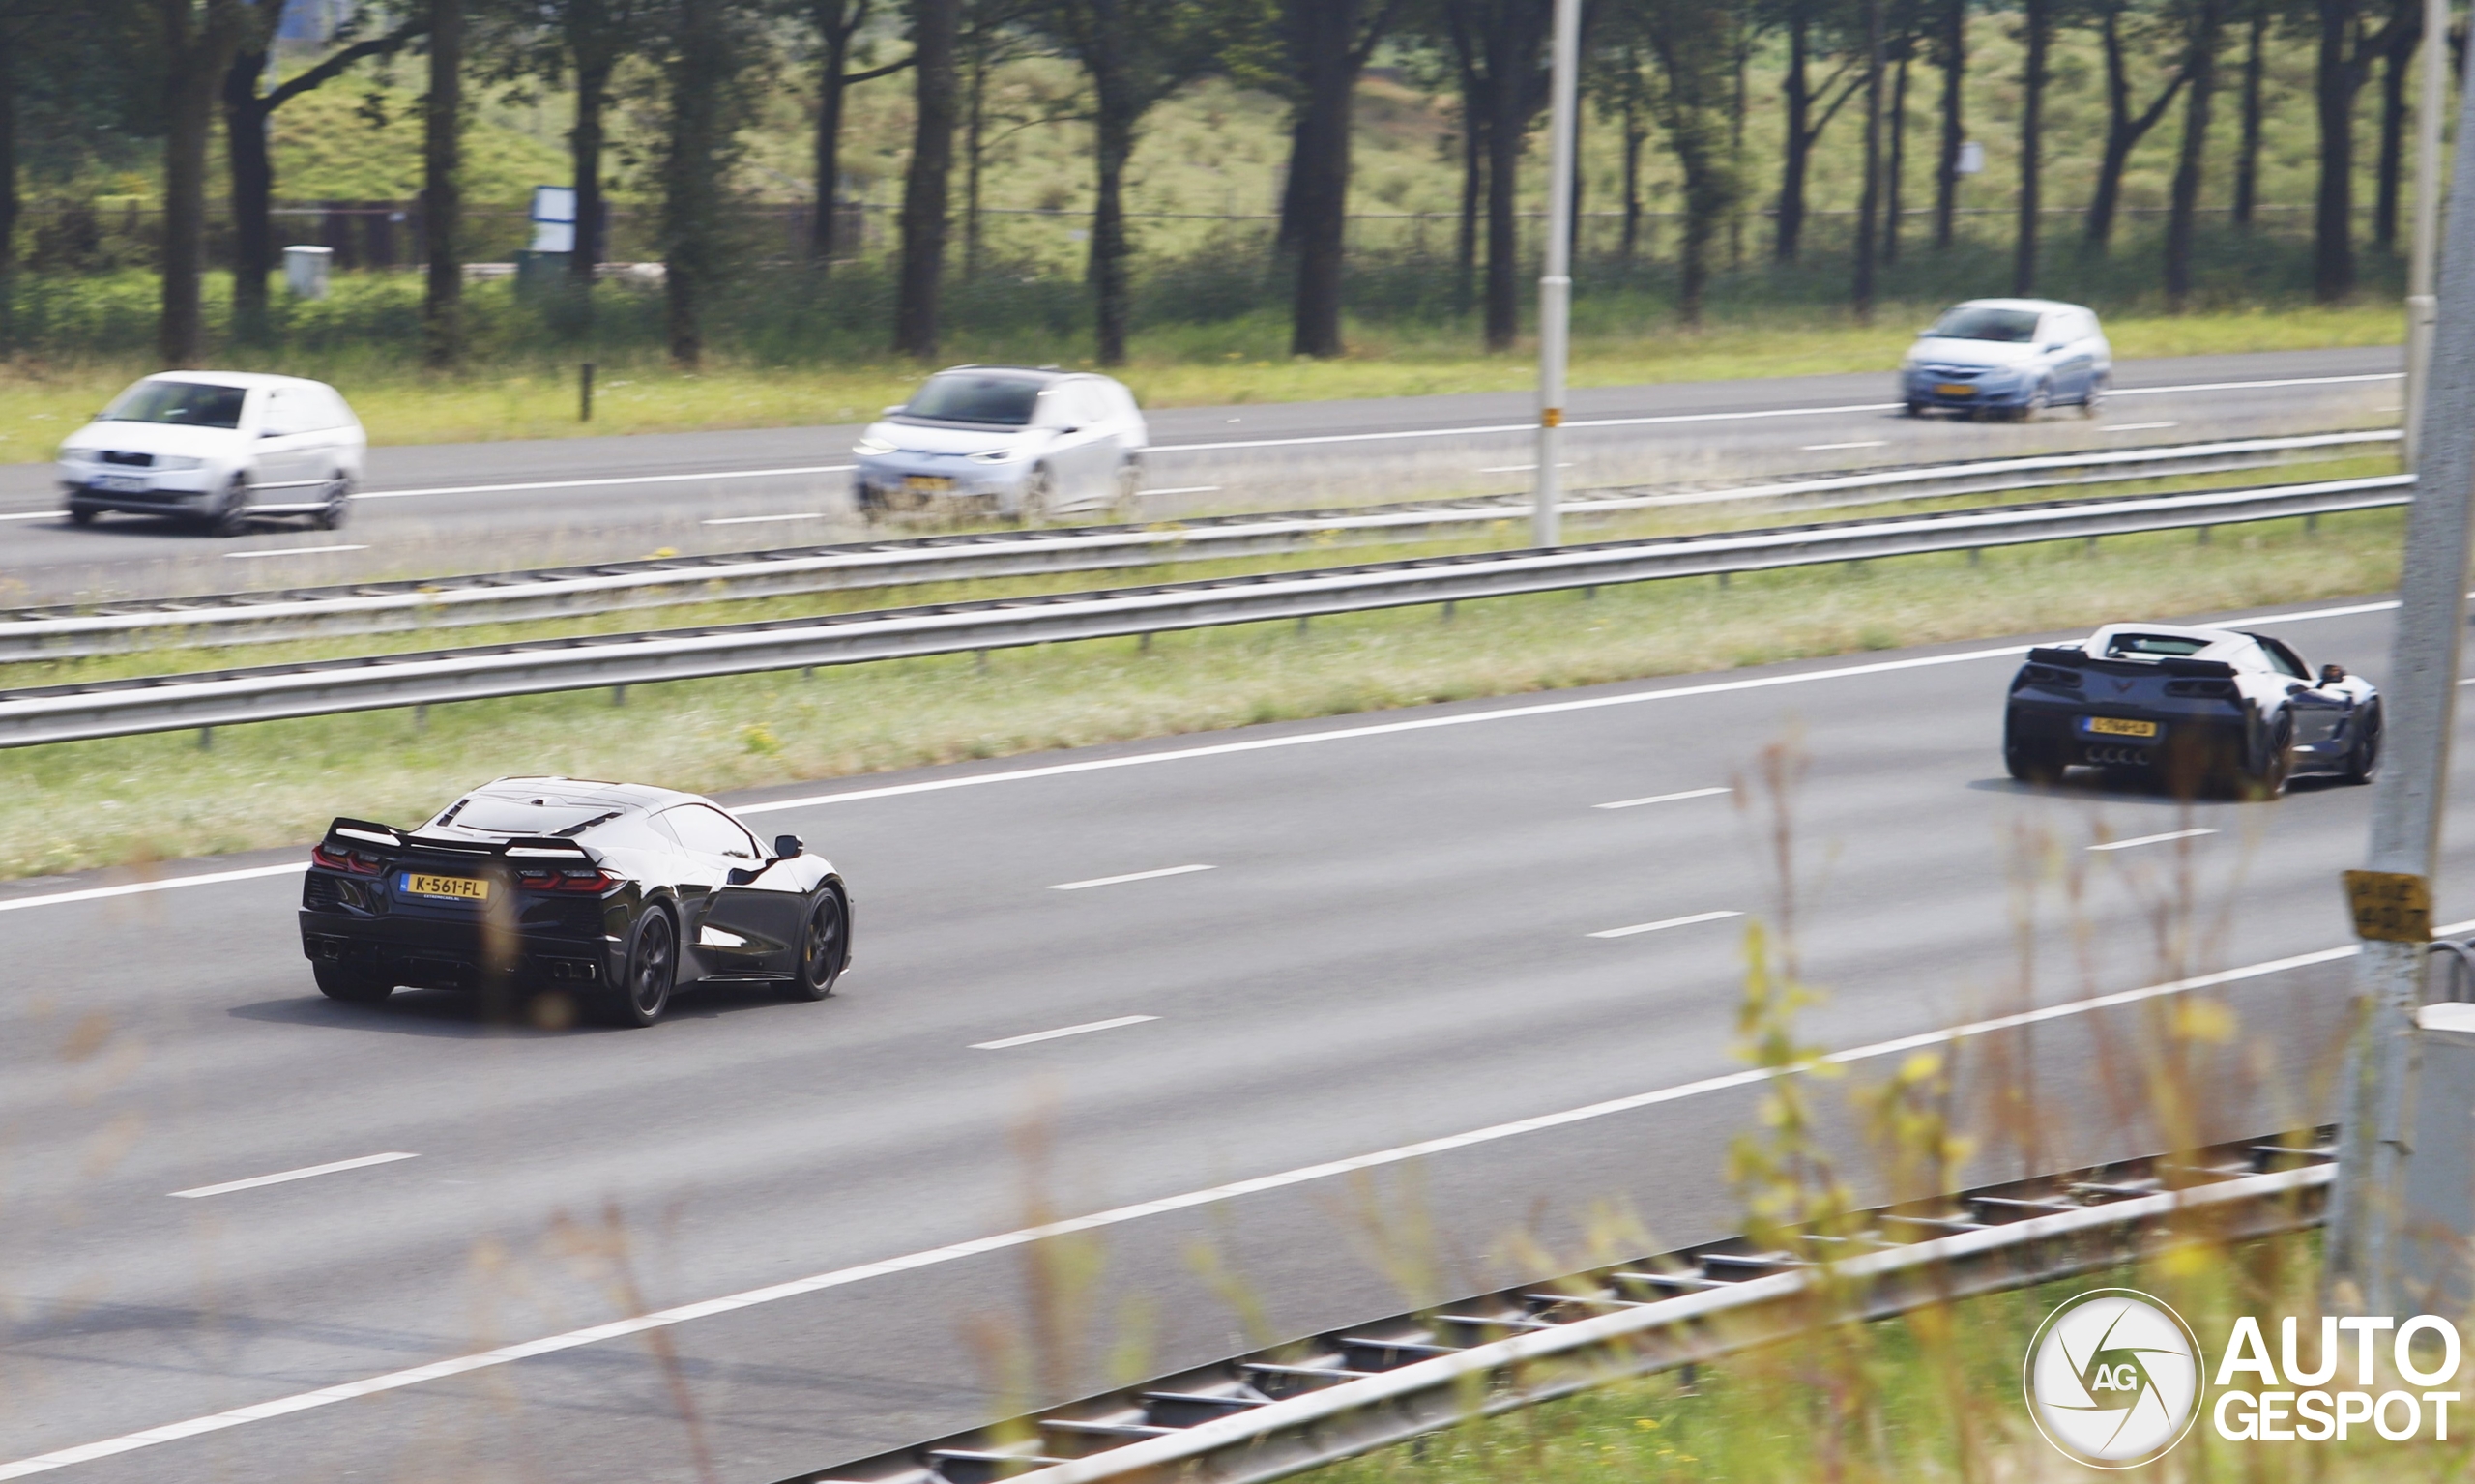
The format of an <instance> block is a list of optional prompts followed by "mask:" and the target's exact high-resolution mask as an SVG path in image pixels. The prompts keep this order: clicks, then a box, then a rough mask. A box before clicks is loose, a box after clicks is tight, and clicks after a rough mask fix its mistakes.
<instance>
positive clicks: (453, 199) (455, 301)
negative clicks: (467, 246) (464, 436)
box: [422, 0, 464, 366]
mask: <svg viewBox="0 0 2475 1484" xmlns="http://www.w3.org/2000/svg"><path fill="white" fill-rule="evenodd" d="M429 12H430V20H429V96H428V98H427V99H426V100H425V102H424V103H423V107H422V234H423V236H425V237H426V238H427V239H428V240H427V242H426V243H425V244H424V247H425V248H426V249H427V253H428V257H429V279H428V283H427V284H426V286H425V292H424V293H423V295H422V360H423V361H425V362H427V363H428V364H430V365H433V366H451V365H453V364H456V363H457V362H458V361H460V360H462V359H463V355H464V264H463V261H462V259H461V257H460V255H459V254H460V252H461V249H462V246H463V245H462V242H461V239H462V237H463V235H464V234H463V224H464V199H463V190H464V185H463V180H462V169H461V166H462V157H463V146H464V0H429Z"/></svg>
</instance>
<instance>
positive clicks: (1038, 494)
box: [1014, 464, 1057, 526]
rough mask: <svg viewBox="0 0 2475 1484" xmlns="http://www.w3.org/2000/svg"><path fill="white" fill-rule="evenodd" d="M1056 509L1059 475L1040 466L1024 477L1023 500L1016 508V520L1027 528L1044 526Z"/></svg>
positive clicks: (1043, 465)
mask: <svg viewBox="0 0 2475 1484" xmlns="http://www.w3.org/2000/svg"><path fill="white" fill-rule="evenodd" d="M1055 509H1057V474H1056V472H1055V471H1053V470H1051V469H1050V468H1049V466H1048V465H1046V464H1040V465H1038V466H1036V467H1034V469H1033V470H1032V472H1031V473H1030V474H1027V475H1025V476H1024V477H1023V498H1022V500H1021V501H1020V502H1019V503H1017V504H1016V505H1015V507H1014V519H1015V520H1016V521H1017V522H1019V523H1020V524H1023V525H1026V526H1044V525H1047V524H1048V517H1049V514H1050V512H1051V511H1053V510H1055Z"/></svg>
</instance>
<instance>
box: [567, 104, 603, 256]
mask: <svg viewBox="0 0 2475 1484" xmlns="http://www.w3.org/2000/svg"><path fill="white" fill-rule="evenodd" d="M612 60H613V59H611V58H609V57H594V58H590V59H588V58H585V57H577V58H576V59H575V65H576V121H575V127H574V128H572V129H570V130H568V172H569V179H570V180H572V181H573V182H574V184H575V191H576V236H575V247H574V250H572V251H570V252H569V253H568V276H570V277H571V278H573V279H574V280H575V281H576V282H577V283H578V284H579V285H581V286H583V287H586V288H591V287H592V286H593V277H594V270H595V269H597V268H599V267H600V266H601V254H602V252H603V251H604V250H605V248H606V246H607V243H608V237H607V233H606V228H605V227H604V224H603V221H602V217H603V214H604V212H605V211H606V210H607V208H605V207H604V205H603V204H602V199H601V150H602V143H603V137H604V130H603V126H602V122H601V114H602V108H603V105H604V104H605V103H607V102H609V91H610V71H611V67H612Z"/></svg>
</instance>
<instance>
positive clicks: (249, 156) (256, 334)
mask: <svg viewBox="0 0 2475 1484" xmlns="http://www.w3.org/2000/svg"><path fill="white" fill-rule="evenodd" d="M266 68H267V54H266V53H265V52H264V51H262V50H258V49H255V48H252V49H250V50H247V51H239V52H236V53H234V55H233V58H232V65H231V66H230V67H228V68H225V69H224V71H223V139H224V158H225V160H226V161H227V162H228V164H229V166H230V172H231V197H232V334H233V337H234V338H235V339H239V340H242V341H245V342H247V343H249V344H258V343H261V342H263V341H264V340H265V339H266V337H267V276H268V275H270V274H272V273H274V272H275V223H274V221H273V219H272V218H271V217H270V215H269V214H270V212H271V211H272V210H273V208H274V205H275V202H274V199H273V198H274V195H275V166H274V163H273V162H272V161H271V160H269V159H268V157H267V108H266V104H265V102H263V101H262V100H261V99H260V98H259V97H258V78H259V76H260V75H261V74H262V73H265V72H266Z"/></svg>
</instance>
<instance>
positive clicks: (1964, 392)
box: [1934, 381, 1976, 396]
mask: <svg viewBox="0 0 2475 1484" xmlns="http://www.w3.org/2000/svg"><path fill="white" fill-rule="evenodd" d="M1934 394H1935V395H1936V396H1974V395H1976V388H1974V387H1971V386H1969V385H1968V384H1967V383H1965V382H1964V381H1945V382H1936V384H1935V386H1934Z"/></svg>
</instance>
